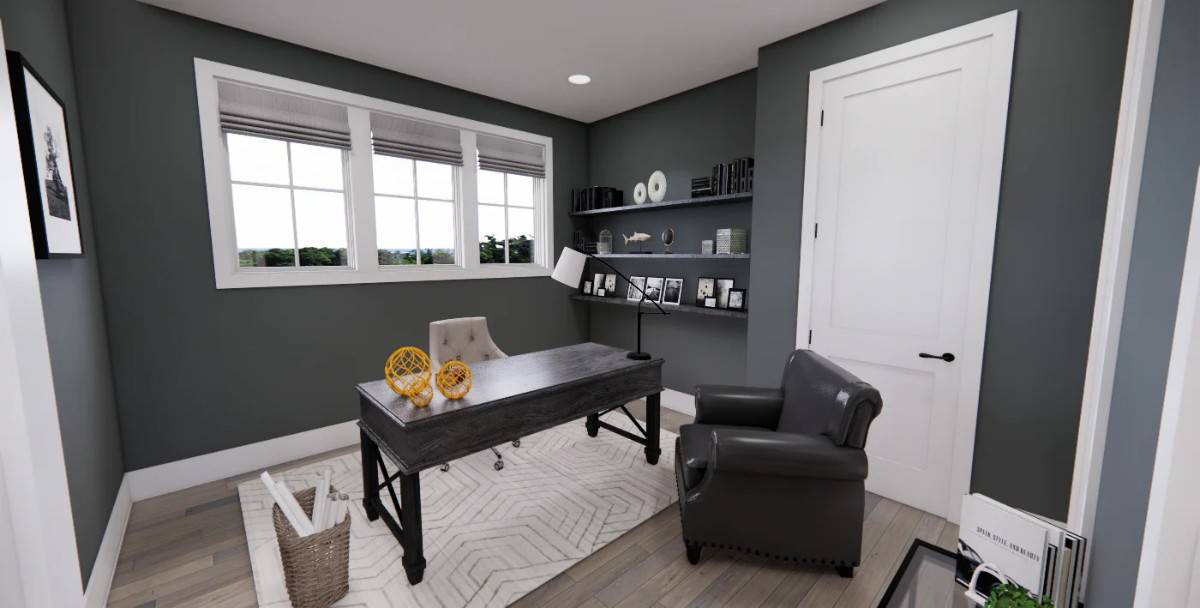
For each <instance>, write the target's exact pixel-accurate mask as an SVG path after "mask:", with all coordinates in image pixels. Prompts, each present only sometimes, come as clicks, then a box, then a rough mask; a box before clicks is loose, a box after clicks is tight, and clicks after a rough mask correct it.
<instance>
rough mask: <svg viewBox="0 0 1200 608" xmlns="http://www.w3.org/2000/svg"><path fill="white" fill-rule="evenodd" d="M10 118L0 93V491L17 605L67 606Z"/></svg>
mask: <svg viewBox="0 0 1200 608" xmlns="http://www.w3.org/2000/svg"><path fill="white" fill-rule="evenodd" d="M3 46H4V38H3V34H2V33H0V47H3ZM9 77H10V75H9V73H8V64H7V63H5V62H0V91H5V92H7V91H10V90H11V89H10V88H9ZM14 118H15V115H14V111H13V102H12V96H11V95H8V94H2V95H0V455H2V457H0V466H3V467H4V472H3V475H2V476H0V477H2V479H3V482H4V484H5V487H4V491H3V492H0V496H6V497H7V498H6V500H7V504H6V508H7V511H8V515H9V517H10V518H11V520H12V521H11V524H12V536H13V542H14V544H15V545H16V549H17V554H16V562H17V563H18V564H19V568H20V577H21V591H22V592H23V599H24V602H23V603H22V604H21V605H25V606H47V607H52V608H57V607H59V606H62V607H74V606H80V605H82V603H83V581H82V580H81V573H80V569H79V554H78V552H77V549H76V544H75V543H76V540H75V526H74V525H72V523H71V522H72V521H74V520H73V518H72V516H71V499H70V495H69V490H68V487H67V473H66V465H65V462H64V457H63V449H62V435H61V431H60V427H59V423H58V405H57V402H56V400H55V395H54V380H53V377H52V375H51V368H50V350H49V344H48V341H47V338H46V319H45V314H44V312H43V308H42V295H41V293H42V292H41V289H40V287H39V281H38V273H37V263H36V261H35V260H34V257H33V234H32V231H31V228H30V221H29V206H28V204H26V197H25V176H24V174H23V173H22V171H21V155H20V150H19V148H18V144H17V125H16V121H15V119H14ZM67 263H69V262H67ZM5 599H8V598H5Z"/></svg>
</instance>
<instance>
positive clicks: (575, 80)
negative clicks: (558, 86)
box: [567, 74, 592, 84]
mask: <svg viewBox="0 0 1200 608" xmlns="http://www.w3.org/2000/svg"><path fill="white" fill-rule="evenodd" d="M591 81H592V77H591V76H588V75H587V74H571V75H570V76H567V82H569V83H571V84H587V83H589V82H591Z"/></svg>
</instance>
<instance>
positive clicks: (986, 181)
mask: <svg viewBox="0 0 1200 608" xmlns="http://www.w3.org/2000/svg"><path fill="white" fill-rule="evenodd" d="M1017 13H1018V12H1017V11H1015V10H1014V11H1009V12H1007V13H1003V14H1000V15H996V16H995V17H989V18H987V19H983V20H981V21H976V22H974V23H970V24H967V25H964V26H961V27H957V28H954V29H951V30H947V31H944V32H940V33H937V34H933V35H930V36H926V37H924V38H920V39H917V40H914V41H912V42H906V43H903V44H899V45H896V46H893V47H891V48H887V49H884V50H881V51H876V52H874V53H869V54H867V55H863V56H861V57H857V58H854V59H850V60H847V61H843V62H841V63H836V64H834V65H831V66H827V67H824V68H821V69H818V70H813V71H812V73H811V74H810V75H809V84H808V127H807V129H808V130H807V136H806V139H807V141H806V143H805V154H804V198H803V206H802V207H801V227H800V281H799V289H798V293H797V298H796V300H797V305H796V347H797V348H804V347H806V346H808V344H809V339H808V332H809V329H810V328H811V327H812V290H813V252H814V250H815V248H816V244H815V243H814V240H815V237H816V221H817V219H816V218H817V212H816V201H817V192H816V189H817V182H818V177H817V176H818V173H819V167H820V162H821V137H820V133H821V128H822V127H821V119H822V108H821V106H822V100H823V99H824V93H825V84H826V83H828V82H830V81H833V80H836V79H838V78H842V77H845V76H848V75H851V74H855V73H858V72H862V71H865V70H870V69H873V68H877V67H880V66H884V65H887V64H890V63H895V62H898V61H903V60H905V59H908V58H910V57H914V56H917V55H923V54H928V53H932V52H936V51H939V50H942V49H945V48H949V47H953V46H958V45H962V44H966V43H968V42H973V41H976V40H982V39H985V38H993V39H995V41H996V42H995V44H996V45H997V46H996V52H993V53H992V54H991V73H990V74H989V80H988V81H989V89H990V90H991V93H990V95H989V97H990V99H989V102H988V112H989V113H990V116H989V123H988V124H987V125H986V126H985V129H984V134H983V140H984V149H983V155H982V158H981V160H980V166H981V173H980V192H981V194H982V196H981V201H980V203H979V208H978V212H977V215H976V218H975V228H974V230H975V235H976V238H975V239H974V242H975V243H977V245H976V250H975V252H974V254H973V256H972V265H971V270H970V275H969V279H968V296H967V314H966V319H967V327H966V328H964V332H963V341H964V344H963V346H964V348H963V351H964V355H966V356H963V357H960V359H959V360H960V361H962V362H963V363H962V366H963V367H962V376H961V379H962V380H961V384H960V386H959V403H958V416H957V420H956V422H955V430H954V453H953V461H952V464H951V473H950V497H949V504H948V505H947V506H946V513H947V514H948V517H947V519H948V520H950V521H951V522H954V523H957V522H958V513H959V508H960V507H961V503H962V495H963V494H967V493H968V492H969V491H970V487H971V465H972V462H973V460H972V459H973V457H974V454H975V423H976V418H977V415H978V411H979V386H980V379H981V376H982V373H983V345H984V339H985V336H986V333H987V313H988V300H989V296H990V292H991V283H992V255H993V250H994V248H995V235H996V214H997V212H998V209H999V206H1000V177H1001V173H1002V171H1003V165H1004V139H1005V133H1006V129H1007V126H1008V103H1009V91H1010V88H1011V85H1012V64H1013V51H1014V49H1015V43H1016V33H1017ZM998 99H1000V100H1003V103H998V102H997V101H996V100H998ZM968 362H969V363H968Z"/></svg>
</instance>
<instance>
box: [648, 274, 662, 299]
mask: <svg viewBox="0 0 1200 608" xmlns="http://www.w3.org/2000/svg"><path fill="white" fill-rule="evenodd" d="M662 293H663V278H662V277H646V299H647V300H650V301H652V302H658V303H659V304H661V303H662Z"/></svg>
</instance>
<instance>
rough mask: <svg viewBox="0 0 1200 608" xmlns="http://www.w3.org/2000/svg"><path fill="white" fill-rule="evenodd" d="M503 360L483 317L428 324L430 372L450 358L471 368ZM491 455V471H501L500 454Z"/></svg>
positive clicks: (515, 442)
mask: <svg viewBox="0 0 1200 608" xmlns="http://www.w3.org/2000/svg"><path fill="white" fill-rule="evenodd" d="M505 357H508V355H506V354H504V351H502V350H500V347H499V346H496V343H495V342H494V341H492V335H491V334H490V333H489V332H488V325H487V317H463V318H461V319H445V320H442V321H434V322H432V323H430V324H429V358H430V359H432V360H433V366H434V369H438V368H440V367H441V366H442V364H443V363H445V362H447V361H451V360H454V359H457V360H459V361H462V362H463V363H466V364H467V365H471V364H473V363H479V362H480V361H490V360H492V359H503V358H505ZM512 444H513V447H521V440H520V439H517V440H516V441H513V442H512ZM492 453H493V454H495V455H496V463H495V464H494V465H493V466H494V467H495V469H496V470H497V471H499V470H500V469H503V468H504V457H503V456H501V455H500V451H499V450H497V449H496V448H492ZM449 468H450V465H449V464H444V465H442V470H443V471H445V470H448V469H449Z"/></svg>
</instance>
